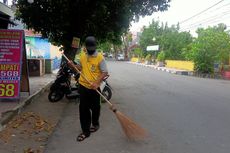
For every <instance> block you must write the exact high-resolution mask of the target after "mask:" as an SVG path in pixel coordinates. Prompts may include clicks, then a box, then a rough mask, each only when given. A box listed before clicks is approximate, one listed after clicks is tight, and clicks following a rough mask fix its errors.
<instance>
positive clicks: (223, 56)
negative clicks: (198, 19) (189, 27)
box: [189, 24, 230, 73]
mask: <svg viewBox="0 0 230 153" xmlns="http://www.w3.org/2000/svg"><path fill="white" fill-rule="evenodd" d="M225 27H226V26H224V25H223V24H219V25H218V26H214V27H208V28H207V29H203V28H200V29H198V30H197V33H198V38H197V39H196V40H195V41H194V43H193V44H192V46H191V47H192V51H191V53H189V56H190V58H191V59H192V60H193V61H194V63H195V70H196V71H198V72H201V73H213V70H214V63H215V62H217V63H220V64H222V63H225V62H226V61H227V60H228V58H229V54H230V35H229V33H227V32H225Z"/></svg>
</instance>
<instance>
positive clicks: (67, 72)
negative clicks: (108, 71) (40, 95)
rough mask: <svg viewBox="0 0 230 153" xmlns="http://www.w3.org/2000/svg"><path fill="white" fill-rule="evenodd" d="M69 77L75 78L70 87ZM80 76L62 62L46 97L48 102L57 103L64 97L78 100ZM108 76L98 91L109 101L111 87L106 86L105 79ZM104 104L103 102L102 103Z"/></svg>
mask: <svg viewBox="0 0 230 153" xmlns="http://www.w3.org/2000/svg"><path fill="white" fill-rule="evenodd" d="M71 77H74V78H75V81H76V83H75V85H74V86H73V85H71V81H70V80H71ZM79 77H80V74H79V73H77V72H75V71H74V70H72V69H70V68H69V67H68V64H67V63H66V62H63V64H62V65H61V67H60V69H59V71H58V75H57V78H56V80H55V81H54V83H53V84H52V85H51V87H50V92H49V95H48V99H49V101H50V102H58V101H59V100H61V99H62V98H63V97H64V96H65V97H66V98H67V99H76V98H79V96H80V94H79V93H78V85H79V84H78V79H79ZM108 77H109V75H107V76H106V77H105V78H104V79H103V83H102V84H101V86H100V90H101V92H102V94H103V96H105V97H106V99H107V100H110V99H111V97H112V90H111V86H110V85H109V84H108V82H107V79H108ZM102 102H105V101H102Z"/></svg>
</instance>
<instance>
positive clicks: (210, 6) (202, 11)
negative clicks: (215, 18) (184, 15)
mask: <svg viewBox="0 0 230 153" xmlns="http://www.w3.org/2000/svg"><path fill="white" fill-rule="evenodd" d="M223 1H224V0H221V1H219V2H217V3H215V4H214V5H212V6H210V7H208V8H207V9H205V10H203V11H201V12H199V13H197V14H195V15H193V16H192V17H189V18H188V19H185V20H183V21H181V22H180V24H182V23H184V22H186V21H188V20H191V19H192V18H194V17H196V16H198V15H200V14H202V13H204V12H206V11H208V10H209V9H211V8H213V7H214V6H216V5H218V4H220V3H222V2H223Z"/></svg>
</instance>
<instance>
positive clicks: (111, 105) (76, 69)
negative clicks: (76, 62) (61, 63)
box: [62, 53, 115, 111]
mask: <svg viewBox="0 0 230 153" xmlns="http://www.w3.org/2000/svg"><path fill="white" fill-rule="evenodd" d="M62 56H63V57H64V58H65V59H66V60H67V61H68V62H71V61H70V60H69V59H68V57H66V55H65V54H64V53H62ZM74 70H75V71H77V72H78V73H80V75H81V76H82V77H83V78H84V79H85V80H86V81H87V82H88V83H90V84H92V83H91V82H90V81H89V80H88V79H87V78H86V77H85V76H84V75H83V74H82V73H81V71H79V70H78V68H77V67H76V66H74ZM96 91H97V93H98V94H99V95H100V96H101V97H102V98H103V99H104V100H105V101H106V102H107V103H108V104H109V105H110V107H111V108H112V107H113V104H112V103H111V102H110V101H109V100H108V99H106V98H105V96H104V95H102V93H101V92H100V91H98V90H97V89H96ZM112 109H113V111H115V108H112Z"/></svg>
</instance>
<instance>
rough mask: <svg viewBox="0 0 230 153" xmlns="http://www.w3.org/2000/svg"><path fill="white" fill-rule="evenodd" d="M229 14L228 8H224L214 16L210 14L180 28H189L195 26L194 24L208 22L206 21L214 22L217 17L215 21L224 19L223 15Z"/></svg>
mask: <svg viewBox="0 0 230 153" xmlns="http://www.w3.org/2000/svg"><path fill="white" fill-rule="evenodd" d="M229 14H230V10H226V11H224V12H221V13H220V14H216V15H214V16H210V17H208V18H205V19H200V20H199V21H197V22H196V23H192V24H189V25H187V26H186V25H185V26H183V28H182V29H189V28H193V27H196V26H199V25H202V24H208V23H210V22H211V23H215V22H216V21H215V20H216V19H218V20H217V21H221V19H222V20H223V19H225V18H226V17H225V16H228V15H229Z"/></svg>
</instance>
